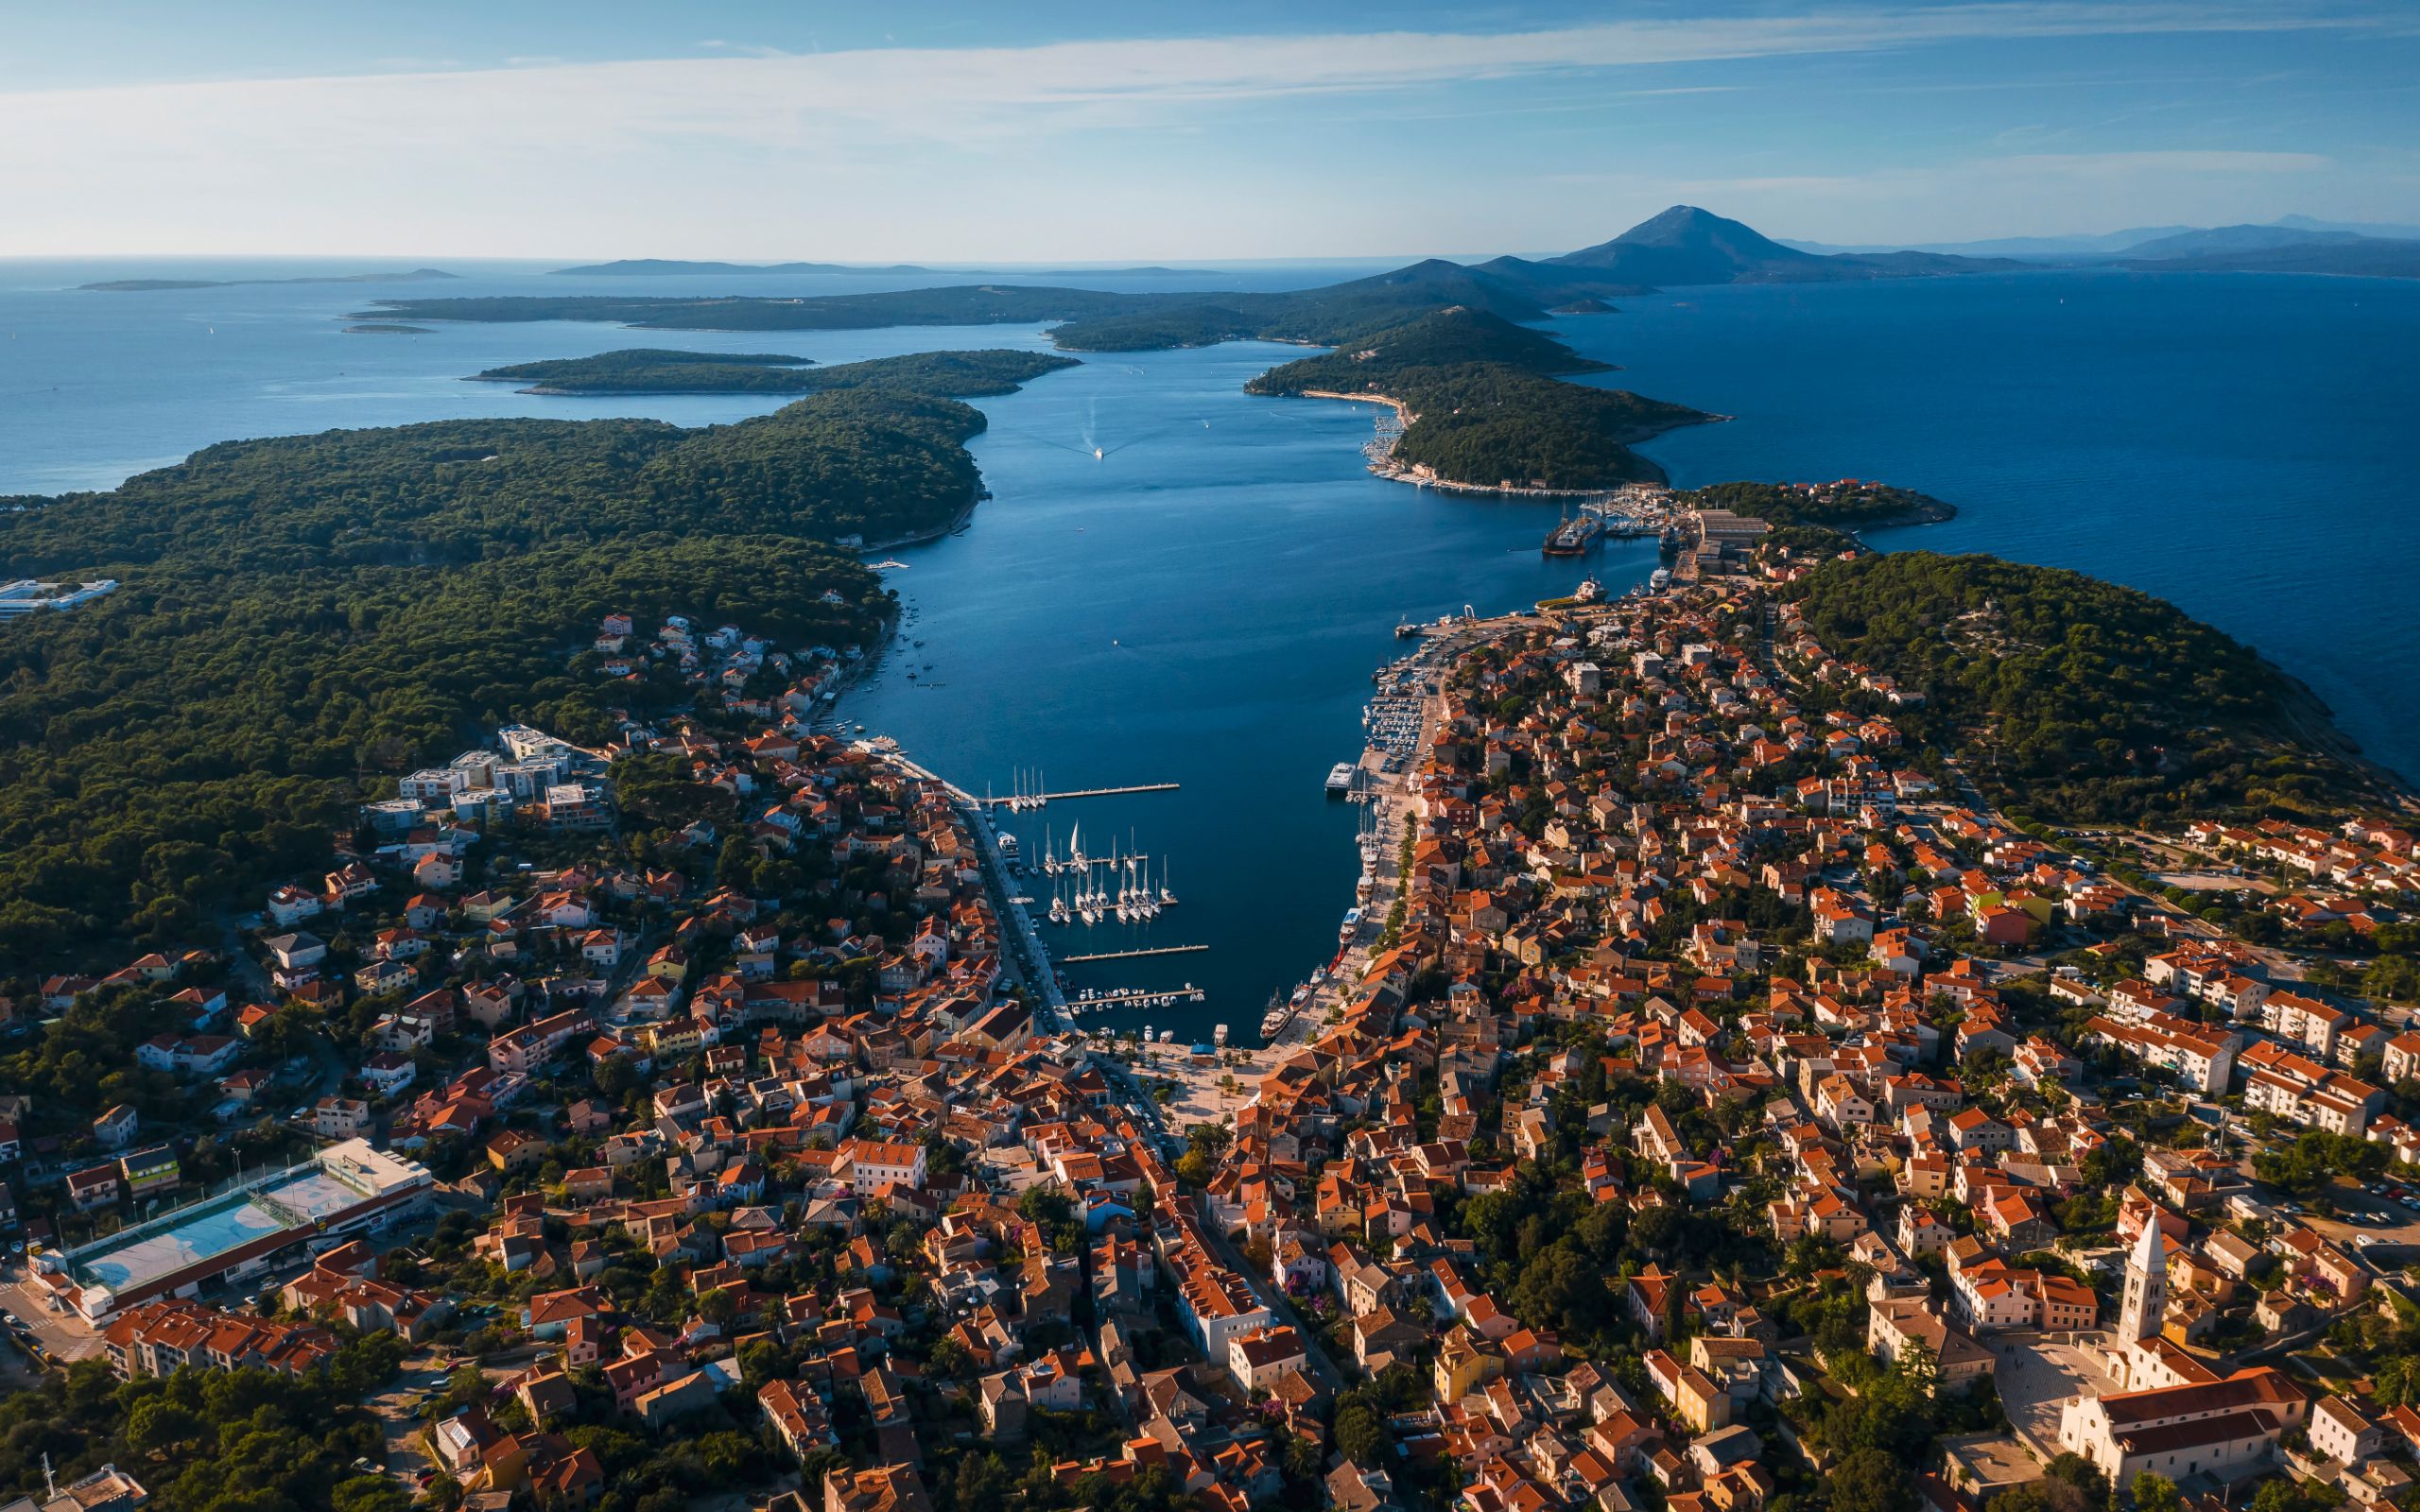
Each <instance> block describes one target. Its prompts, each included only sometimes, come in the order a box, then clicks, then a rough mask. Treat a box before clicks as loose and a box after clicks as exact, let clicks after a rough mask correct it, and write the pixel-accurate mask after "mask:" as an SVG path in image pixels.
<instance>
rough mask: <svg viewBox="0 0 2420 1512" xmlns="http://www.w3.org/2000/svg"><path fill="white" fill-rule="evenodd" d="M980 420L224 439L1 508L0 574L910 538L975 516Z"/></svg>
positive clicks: (811, 401) (927, 410) (930, 405)
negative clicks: (649, 543) (780, 538)
mask: <svg viewBox="0 0 2420 1512" xmlns="http://www.w3.org/2000/svg"><path fill="white" fill-rule="evenodd" d="M983 423H984V422H983V416H982V413H981V412H980V411H978V410H976V409H974V408H972V407H970V406H968V405H966V404H959V403H958V402H956V401H955V400H949V399H942V398H937V397H931V396H926V395H921V394H908V393H900V392H894V391H890V390H876V389H843V390H838V391H835V392H832V393H826V394H819V395H816V396H814V397H812V398H808V399H804V400H801V401H799V402H798V403H797V404H788V405H785V406H784V407H783V408H781V409H779V410H776V411H775V412H774V413H772V414H770V415H764V416H759V417H757V418H756V419H753V420H748V421H740V422H739V423H738V424H735V425H718V426H713V427H709V428H707V429H704V430H684V429H683V428H682V427H680V426H677V425H669V424H666V423H664V422H662V421H642V420H614V421H543V420H494V421H438V422H434V423H431V424H425V425H405V426H398V427H394V428H391V429H385V430H357V431H327V432H323V433H321V434H320V435H317V436H288V437H279V438H274V439H269V440H257V441H228V442H224V443H221V444H220V445H217V446H213V447H208V448H205V449H204V450H202V451H199V452H196V453H195V454H194V455H192V456H190V457H188V458H186V459H185V460H184V461H183V462H181V463H179V464H178V465H176V466H174V467H168V468H162V469H160V470H159V471H157V472H146V473H142V474H140V475H139V476H136V477H132V478H129V479H128V480H127V481H126V482H125V483H124V484H123V485H121V486H120V487H119V488H117V489H116V490H112V491H111V492H108V493H75V494H66V495H63V496H61V497H59V498H55V499H43V498H26V497H19V498H9V499H0V569H5V570H7V571H9V572H10V573H11V574H13V575H16V576H24V575H26V574H29V573H58V572H67V571H81V570H85V569H108V568H116V567H125V566H128V565H130V564H136V563H143V562H150V561H156V560H162V559H164V558H172V557H173V558H178V559H181V560H183V561H187V562H190V563H195V564H200V563H205V562H206V563H208V564H210V565H213V566H216V567H226V568H237V567H240V568H243V569H246V570H258V571H268V570H272V569H283V568H292V567H302V566H313V565H325V564H340V563H380V564H401V563H409V562H424V561H444V560H452V561H465V560H474V559H476V558H480V557H482V556H495V555H500V554H503V553H506V552H510V551H513V550H517V549H520V548H522V547H525V546H529V545H533V544H537V543H539V542H542V541H606V540H612V539H614V538H617V537H622V536H629V535H634V534H643V533H645V532H647V531H650V530H681V531H685V532H689V533H692V534H730V533H734V532H756V531H772V532H776V533H779V534H783V535H800V536H821V537H824V538H826V539H830V538H832V537H835V536H839V535H846V534H853V533H855V534H863V535H867V536H890V535H898V534H905V533H908V532H911V531H917V530H925V529H934V528H938V527H939V526H940V525H942V524H945V523H947V522H948V521H949V520H950V519H952V518H954V517H955V516H956V515H957V513H958V512H959V510H960V509H962V508H964V507H965V505H966V502H967V500H968V498H970V497H971V496H972V495H973V493H974V490H975V489H976V486H977V477H976V471H975V463H974V459H973V458H972V457H970V456H968V455H967V454H966V451H965V447H964V444H963V443H964V442H965V441H966V440H967V438H970V437H973V436H975V435H977V434H979V433H980V432H981V431H982V429H983ZM118 576H125V575H124V574H122V573H121V574H118Z"/></svg>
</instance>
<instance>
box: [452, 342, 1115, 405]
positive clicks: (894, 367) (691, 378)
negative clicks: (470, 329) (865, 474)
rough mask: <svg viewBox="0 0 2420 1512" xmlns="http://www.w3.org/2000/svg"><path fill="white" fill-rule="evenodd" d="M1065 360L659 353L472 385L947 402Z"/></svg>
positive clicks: (634, 352)
mask: <svg viewBox="0 0 2420 1512" xmlns="http://www.w3.org/2000/svg"><path fill="white" fill-rule="evenodd" d="M1075 365H1076V359H1075V358H1073V357H1054V356H1052V355H1050V354H1049V353H1047V352H1014V351H1009V350H1005V349H1000V348H994V349H992V350H990V351H983V352H917V353H914V354H913V355H910V356H904V357H876V358H874V359H873V360H872V361H870V362H844V363H837V364H834V365H833V366H830V367H815V366H812V365H811V363H810V361H809V359H807V358H805V357H785V356H779V355H773V354H768V353H763V352H666V351H664V350H661V349H657V348H646V347H637V348H631V349H630V350H627V351H622V352H599V353H598V354H597V355H596V356H594V357H565V358H560V359H557V360H554V361H550V362H524V363H516V364H514V365H512V366H510V367H507V368H491V369H488V370H487V371H485V372H483V373H479V374H477V376H478V377H479V378H482V379H486V380H489V381H491V382H495V383H526V384H528V385H530V386H531V387H530V388H529V389H528V390H527V391H528V392H531V393H542V394H814V393H822V392H825V391H827V390H830V389H835V388H868V387H890V388H906V389H910V390H912V391H914V392H916V393H920V394H942V395H946V396H949V397H952V398H967V397H979V396H989V395H994V394H1010V393H1014V392H1016V390H1017V388H1018V387H1020V386H1022V385H1024V384H1026V383H1028V382H1030V381H1031V380H1033V379H1035V378H1039V377H1041V376H1042V375H1043V374H1044V373H1046V372H1056V371H1058V370H1059V369H1062V368H1072V367H1074V366H1075Z"/></svg>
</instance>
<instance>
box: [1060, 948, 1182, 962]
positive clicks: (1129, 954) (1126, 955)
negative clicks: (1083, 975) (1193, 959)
mask: <svg viewBox="0 0 2420 1512" xmlns="http://www.w3.org/2000/svg"><path fill="white" fill-rule="evenodd" d="M1209 948H1210V947H1209V946H1207V945H1153V946H1150V947H1148V948H1146V949H1143V950H1139V951H1096V952H1094V953H1093V954H1090V955H1062V956H1060V957H1059V964H1060V965H1062V966H1080V965H1082V964H1083V963H1084V962H1086V961H1132V960H1136V959H1139V958H1140V957H1142V956H1145V955H1190V954H1193V953H1194V952H1195V951H1206V950H1208V949H1209Z"/></svg>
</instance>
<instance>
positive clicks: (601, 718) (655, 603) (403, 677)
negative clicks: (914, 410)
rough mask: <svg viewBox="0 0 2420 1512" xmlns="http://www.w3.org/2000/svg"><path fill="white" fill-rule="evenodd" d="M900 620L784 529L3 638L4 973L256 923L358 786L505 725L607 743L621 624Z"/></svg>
mask: <svg viewBox="0 0 2420 1512" xmlns="http://www.w3.org/2000/svg"><path fill="white" fill-rule="evenodd" d="M827 588H831V589H838V591H839V592H840V593H842V594H843V596H844V598H845V599H846V600H847V602H846V603H845V604H844V605H841V606H833V605H828V604H825V603H824V602H822V599H821V594H822V593H823V592H824V590H826V589H827ZM886 608H887V606H886V604H885V603H884V601H883V600H882V597H881V590H880V587H879V585H878V583H877V581H876V580H875V578H874V576H873V574H871V573H869V572H867V571H866V570H864V569H863V568H862V567H859V566H858V565H857V564H856V562H855V561H854V560H852V559H850V558H846V557H844V556H841V555H839V554H838V553H835V552H833V551H831V550H830V549H828V548H826V547H823V546H820V545H817V544H814V543H811V542H806V541H797V540H793V539H788V538H786V537H780V536H745V535H721V536H714V535H700V536H695V537H690V538H686V539H681V538H674V537H671V536H667V535H652V536H647V537H640V538H632V539H629V540H621V541H613V542H611V543H607V544H597V545H576V546H575V545H564V546H545V547H539V548H535V549H532V550H529V551H526V552H519V553H515V554H512V555H510V556H505V557H499V558H494V559H492V560H486V561H475V562H472V563H469V564H466V565H462V566H420V567H371V566H347V567H314V568H306V569H301V570H296V571H288V572H255V571H239V572H236V573H233V574H221V573H219V572H216V571H214V570H211V569H208V568H200V567H187V566H183V565H178V566H174V567H170V566H166V565H163V566H161V567H157V568H152V569H147V570H145V571H144V572H142V573H141V574H140V575H139V576H134V577H132V578H130V581H129V582H128V585H127V586H126V587H124V588H122V589H120V590H119V591H118V592H117V593H114V594H112V595H111V596H110V597H108V598H106V599H103V600H100V601H98V602H96V603H94V604H91V605H87V606H85V607H84V608H83V609H81V610H78V611H77V612H74V613H68V614H49V615H39V616H35V617H33V618H31V619H29V620H26V621H22V622H20V623H18V624H16V625H13V626H10V627H9V628H8V630H7V632H6V633H5V634H0V690H5V691H0V730H5V731H7V732H8V733H7V736H6V737H5V744H0V954H10V955H15V956H17V958H19V959H28V958H31V957H32V956H34V955H35V954H42V953H47V952H49V951H52V950H57V949H60V948H62V947H68V946H73V945H76V944H78V943H87V942H90V941H92V940H94V939H95V938H98V937H103V936H116V935H130V936H135V937H137V938H141V939H145V940H154V941H165V940H170V939H174V938H178V937H182V936H185V935H187V934H189V933H191V932H192V931H194V930H195V929H196V928H197V927H198V926H199V924H200V923H202V922H203V921H204V920H205V919H206V918H207V916H208V912H209V910H210V909H211V908H212V907H213V906H223V905H226V904H228V903H230V902H234V903H238V904H240V905H241V906H242V907H244V908H250V907H252V906H256V905H257V899H255V898H253V897H252V896H251V894H252V893H253V892H254V891H255V890H256V889H257V888H258V887H259V886H262V885H267V884H268V883H269V882H272V881H274V880H276V879H277V878H280V877H283V876H288V875H292V874H294V873H296V872H298V871H308V870H309V869H310V868H314V867H317V866H319V865H320V864H321V863H322V862H323V861H324V859H325V857H326V855H327V853H328V849H329V847H328V836H329V831H330V829H331V827H332V826H345V827H349V826H350V823H351V814H352V810H353V805H354V803H355V802H356V801H357V800H358V799H359V798H360V797H361V796H362V794H363V793H364V792H365V791H366V790H374V789H375V788H376V787H377V786H378V785H379V783H380V782H381V781H382V780H385V779H391V778H393V777H395V776H400V775H401V774H403V773H405V772H407V771H410V770H412V769H413V768H414V767H416V766H419V765H423V764H425V763H427V762H430V761H433V760H440V759H442V758H445V757H449V756H451V755H453V754H454V753H455V752H456V751H457V750H458V749H460V748H461V747H462V745H463V744H465V743H466V742H467V741H468V740H470V739H472V738H473V737H475V736H476V735H477V734H479V733H480V732H481V731H482V730H487V729H491V728H493V726H495V725H498V724H504V723H511V722H521V723H527V724H533V725H537V726H539V727H541V728H543V729H545V730H551V731H554V732H555V733H558V734H561V735H562V736H563V737H565V738H566V739H569V740H574V741H596V740H599V739H602V738H604V737H605V736H607V735H609V734H611V732H612V730H613V728H614V726H613V720H612V716H611V714H610V713H608V704H609V700H610V699H611V698H612V696H614V684H612V683H610V682H608V681H605V680H604V679H596V678H588V679H580V678H576V677H574V676H573V675H572V673H571V671H570V669H569V668H568V666H567V665H566V661H567V652H568V651H569V649H570V647H571V646H572V645H573V644H574V643H575V642H578V641H581V640H583V639H584V637H585V636H586V635H588V634H593V633H594V630H595V627H596V622H597V620H598V619H599V618H601V617H602V616H603V615H604V614H606V613H607V612H609V611H612V610H626V611H629V612H631V613H633V614H637V615H641V616H648V615H658V616H660V615H662V614H664V613H666V612H686V613H690V614H694V615H698V616H700V617H707V618H714V619H728V620H731V621H733V622H734V623H737V624H742V625H746V626H748V627H751V628H752V629H761V630H764V631H768V632H770V633H771V634H773V635H774V636H776V637H777V638H778V640H779V643H780V644H816V643H817V642H829V643H833V644H847V643H850V642H861V641H864V640H866V639H868V638H869V637H870V636H871V634H872V630H873V624H874V621H875V619H876V616H877V615H878V614H880V613H881V612H883V611H885V610H886ZM237 893H240V894H241V896H236V894H237Z"/></svg>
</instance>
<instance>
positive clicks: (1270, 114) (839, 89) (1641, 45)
mask: <svg viewBox="0 0 2420 1512" xmlns="http://www.w3.org/2000/svg"><path fill="white" fill-rule="evenodd" d="M1675 203H1690V204H1698V205H1703V206H1704V207H1705V208H1707V209H1710V210H1713V211H1716V212H1717V213H1719V214H1722V215H1731V216H1734V217H1737V218H1738V219H1742V220H1745V221H1748V222H1749V223H1750V224H1752V225H1754V226H1755V227H1757V228H1758V229H1759V230H1762V231H1764V232H1767V233H1769V234H1772V235H1777V236H1789V237H1797V238H1806V239H1810V240H1817V241H1824V242H1832V243H1843V244H1876V243H1923V242H1946V241H1959V240H1966V239H1973V238H1982V237H1993V236H2005V235H2031V234H2048V233H2071V232H2109V231H2116V230H2119V229H2123V228H2128V227H2134V226H2145V225H2171V224H2186V225H2214V224H2231V223H2236V222H2241V221H2257V220H2269V219H2273V218H2275V217H2277V216H2280V215H2289V214H2302V215H2315V216H2318V217H2321V218H2323V219H2330V220H2347V221H2420V6H2415V5H2413V4H2411V3H2409V0H2268V3H2247V0H2106V3H2102V0H1974V3H1964V4H1913V3H1899V4H1887V3H1885V4H1855V5H1848V4H1838V5H1835V4H1796V5H1782V4H1773V3H1746V4H1742V3H1738V0H1713V3H1704V0H1700V3H1690V4H1684V3H1660V0H1658V3H1633V4H1623V3H1608V4H1597V5H1574V4H1561V5H1555V4H1537V5H1532V4H1506V5H1490V4H1487V3H1485V0H1474V3H1470V4H1462V5H1452V6H1444V5H1432V4H1427V3H1425V0H1397V3H1391V4H1388V5H1385V6H1377V5H1356V6H1346V5H1336V4H1318V3H1302V0H1297V3H1292V4H1283V5H1280V4H1276V3H1271V0H1220V3H1219V4H1217V5H1214V6H1205V5H1198V4H1197V5H1182V6H1180V5H1167V4H1159V3H1154V0H1124V3H1121V4H1115V5H1111V4H1090V3H1070V0H1019V3H1016V4H1011V5H1002V4H999V3H998V0H949V3H934V4H923V3H918V0H893V3H890V4H866V3H863V0H858V3H855V4H849V5H834V4H825V3H821V0H797V3H788V4H741V3H730V4H718V3H714V0H693V3H688V4H683V5H678V6H668V5H659V4H624V3H616V0H583V3H579V4H561V3H557V0H503V3H497V0H480V3H476V4H471V3H462V0H411V3H409V4H390V3H387V0H348V3H347V4H345V5H341V6H311V7H304V6H296V5H292V4H288V3H282V0H281V3H272V0H214V3H213V4H210V5H207V6H195V5H192V4H190V3H189V0H116V3H112V4H109V5H82V6H76V5H60V4H56V3H51V0H0V206H5V207H6V209H5V211H0V256H61V255H69V256H73V255H104V254H129V255H136V254H139V255H145V256H161V255H173V254H213V255H278V254H291V255H315V256H336V255H346V256H387V255H400V256H412V257H420V258H433V257H441V256H455V257H475V256H492V257H538V258H577V259H583V260H586V259H597V258H607V257H695V258H732V259H742V260H746V259H786V258H803V259H815V260H830V261H890V260H900V259H905V260H918V261H932V262H942V261H972V260H995V261H999V262H1045V263H1046V262H1068V261H1120V260H1151V261H1168V260H1172V259H1197V260H1213V259H1249V258H1278V259H1285V258H1316V257H1378V256H1393V255H1406V256H1409V255H1428V254H1442V255H1457V254H1461V255H1479V254H1493V253H1495V252H1503V251H1513V252H1524V253H1550V252H1556V251H1563V250H1568V249H1573V248H1576V247H1581V246H1585V245H1588V244H1590V243H1593V242H1598V241H1601V240H1604V239H1605V238H1606V237H1608V236H1611V235H1613V234H1615V233H1616V232H1619V231H1621V230H1622V229H1624V228H1625V227H1627V226H1630V225H1632V224H1634V223H1635V222H1637V221H1639V220H1642V219H1644V218H1646V217H1647V216H1649V215H1653V214H1654V213H1656V212H1657V211H1659V210H1661V209H1663V208H1665V207H1666V206H1668V205H1671V204H1675Z"/></svg>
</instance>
